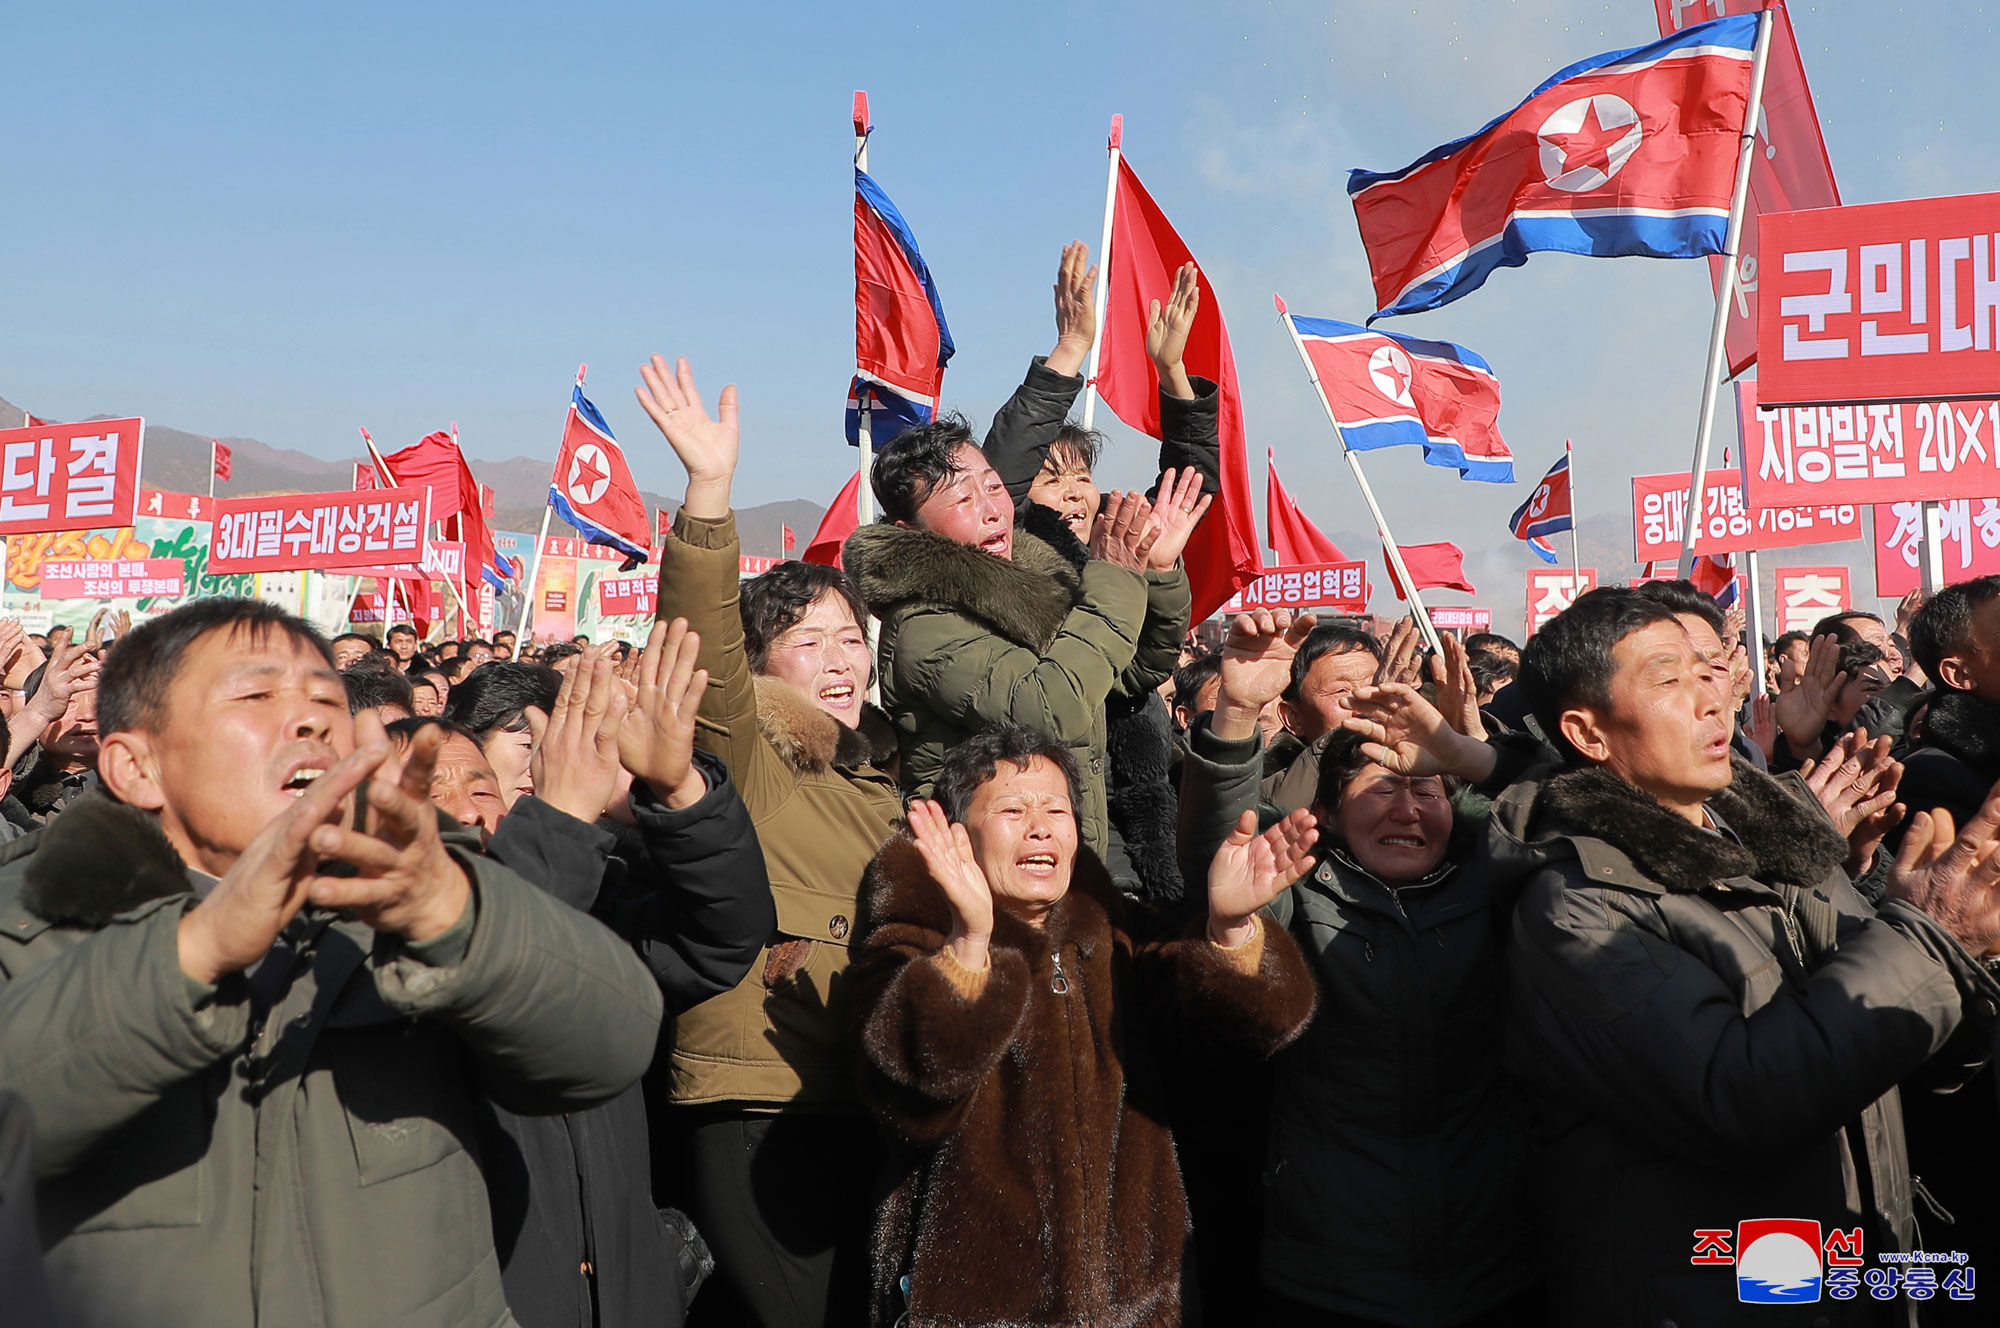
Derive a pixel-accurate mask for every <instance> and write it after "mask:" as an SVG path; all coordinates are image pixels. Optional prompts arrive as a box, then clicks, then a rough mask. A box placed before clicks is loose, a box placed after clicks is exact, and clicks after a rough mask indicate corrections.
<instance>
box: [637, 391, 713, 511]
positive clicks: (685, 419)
mask: <svg viewBox="0 0 2000 1328" xmlns="http://www.w3.org/2000/svg"><path fill="white" fill-rule="evenodd" d="M639 377H640V378H641V379H643V380H644V381H643V382H642V383H641V384H640V385H639V386H638V387H636V388H634V389H633V394H634V395H635V396H637V397H638V398H639V404H640V405H641V406H642V407H644V408H645V411H646V413H647V414H648V415H650V416H652V417H653V423H654V424H656V425H658V426H659V429H660V432H661V433H662V434H663V435H665V437H666V440H667V442H668V444H669V445H670V446H672V447H673V449H674V455H675V456H677V457H679V458H680V460H681V466H682V467H683V468H684V469H685V470H686V471H687V477H688V491H687V498H686V500H685V503H684V505H685V506H686V508H687V511H688V515H689V516H696V517H700V518H702V519H703V520H706V521H719V520H721V519H722V518H723V517H725V516H727V515H729V485H730V482H731V481H732V480H733V479H735V477H736V453H737V444H738V436H737V427H736V385H735V384H734V383H731V384H730V385H729V386H728V387H725V388H723V389H722V395H721V397H719V398H718V399H717V400H716V403H715V415H716V418H714V419H710V418H709V415H708V409H707V408H706V407H705V406H703V405H702V404H701V390H700V389H699V388H698V387H696V386H695V381H694V370H693V369H691V368H689V367H688V362H687V357H686V356H685V355H683V356H682V357H681V358H680V359H678V360H676V361H674V365H673V367H672V368H671V369H669V367H668V365H667V361H666V357H665V356H663V355H655V356H654V357H653V358H652V359H651V360H650V361H648V362H647V363H646V364H643V365H641V366H639Z"/></svg>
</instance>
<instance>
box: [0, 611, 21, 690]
mask: <svg viewBox="0 0 2000 1328" xmlns="http://www.w3.org/2000/svg"><path fill="white" fill-rule="evenodd" d="M27 645H28V632H27V629H26V628H24V627H22V626H21V620H20V619H19V618H0V677H5V676H6V675H7V674H9V673H12V672H13V671H14V661H15V660H17V659H19V658H20V656H21V652H22V651H23V650H25V649H26V648H27Z"/></svg>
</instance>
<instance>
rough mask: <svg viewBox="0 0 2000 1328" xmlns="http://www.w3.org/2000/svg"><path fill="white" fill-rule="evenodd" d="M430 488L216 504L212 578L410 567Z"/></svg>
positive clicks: (419, 546) (426, 519) (419, 548)
mask: <svg viewBox="0 0 2000 1328" xmlns="http://www.w3.org/2000/svg"><path fill="white" fill-rule="evenodd" d="M430 508H431V491H430V488H429V486H425V487H423V488H409V489H369V490H365V491H363V492H360V493H356V492H353V491H344V492H339V493H285V494H270V495H266V496H264V497H260V498H228V499H224V500H223V501H222V502H220V503H218V504H216V518H215V547H214V550H213V551H212V552H211V554H210V555H209V570H210V571H212V572H286V571H296V570H299V569H302V568H308V567H310V568H318V569H321V570H331V569H340V568H347V567H370V566H380V565H382V564H385V563H388V564H396V563H414V562H416V561H417V560H419V559H420V558H422V557H423V544H424V538H423V537H424V529H425V527H427V526H428V525H429V524H430V519H431V511H430Z"/></svg>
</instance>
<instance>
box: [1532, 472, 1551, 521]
mask: <svg viewBox="0 0 2000 1328" xmlns="http://www.w3.org/2000/svg"><path fill="white" fill-rule="evenodd" d="M1548 510H1549V482H1548V481H1547V480H1543V481H1542V484H1541V487H1540V488H1538V489H1536V490H1535V496H1534V497H1533V498H1530V499H1529V500H1528V515H1529V516H1540V515H1541V514H1542V513H1544V512H1546V511H1548Z"/></svg>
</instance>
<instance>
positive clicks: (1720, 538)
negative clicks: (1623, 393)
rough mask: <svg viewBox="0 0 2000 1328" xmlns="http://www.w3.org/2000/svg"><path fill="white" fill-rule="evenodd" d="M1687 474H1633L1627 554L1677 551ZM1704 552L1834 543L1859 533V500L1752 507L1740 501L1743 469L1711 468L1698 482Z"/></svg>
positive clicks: (1663, 555) (1661, 557)
mask: <svg viewBox="0 0 2000 1328" xmlns="http://www.w3.org/2000/svg"><path fill="white" fill-rule="evenodd" d="M1687 496H1688V473H1687V472H1686V471H1681V472H1680V473H1679V474H1677V475H1634V476H1633V477H1632V556H1633V559H1634V561H1637V562H1642V563H1651V562H1673V561H1675V560H1677V559H1679V557H1680V556H1681V533H1682V525H1683V521H1684V519H1685V517H1686V515H1687ZM1701 506H1702V522H1701V532H1700V535H1701V538H1700V542H1699V543H1698V544H1697V546H1696V547H1697V548H1699V549H1700V550H1701V551H1702V552H1703V553H1742V552H1745V551H1746V550H1750V549H1781V548H1787V547H1790V546H1791V545H1795V544H1833V543H1837V542H1839V541H1841V540H1856V539H1860V538H1861V506H1862V505H1861V504H1859V503H1851V502H1846V503H1823V504H1820V505H1817V506H1810V507H1751V506H1749V505H1748V504H1746V503H1745V502H1744V501H1743V472H1742V471H1741V470H1740V469H1737V468H1735V467H1731V468H1730V469H1728V470H1711V471H1709V472H1708V475H1707V477H1706V479H1705V480H1704V481H1703V483H1702V490H1701Z"/></svg>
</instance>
